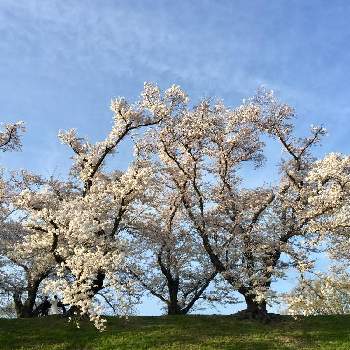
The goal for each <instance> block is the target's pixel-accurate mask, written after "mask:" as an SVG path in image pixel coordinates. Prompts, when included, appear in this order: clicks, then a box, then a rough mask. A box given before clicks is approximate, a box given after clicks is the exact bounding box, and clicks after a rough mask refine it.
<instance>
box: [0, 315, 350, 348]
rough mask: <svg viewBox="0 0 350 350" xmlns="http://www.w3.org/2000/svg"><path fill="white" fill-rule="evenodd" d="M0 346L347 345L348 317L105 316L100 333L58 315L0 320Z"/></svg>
mask: <svg viewBox="0 0 350 350" xmlns="http://www.w3.org/2000/svg"><path fill="white" fill-rule="evenodd" d="M0 349H44V350H49V349H50V350H52V349H57V350H58V349H60V350H61V349H71V350H84V349H99V350H102V349H103V350H106V349H118V350H119V349H121V350H124V349H130V350H138V349H152V350H155V349H172V350H190V349H191V350H197V349H203V350H204V349H205V350H208V349H223V350H224V349H225V350H228V349H232V350H243V349H244V350H248V349H249V350H263V349H264V350H273V349H280V350H284V349H285V350H287V349H288V350H289V349H298V350H302V349H308V350H309V349H321V350H323V349H327V350H349V349H350V315H349V316H315V317H307V318H303V319H301V320H297V321H296V320H292V319H290V318H288V317H285V318H283V319H282V320H281V321H279V322H277V321H273V322H272V323H270V324H262V323H259V322H257V321H247V320H239V319H237V317H234V316H163V317H131V318H129V320H125V319H119V318H116V317H113V318H108V328H107V331H105V332H103V333H99V332H98V331H96V330H95V329H94V328H93V327H92V326H91V325H90V324H89V323H87V322H84V323H82V324H81V326H80V328H79V329H77V328H75V326H74V325H73V324H72V323H68V322H67V320H64V319H60V318H58V317H57V316H49V317H45V318H39V319H19V320H6V319H2V320H0Z"/></svg>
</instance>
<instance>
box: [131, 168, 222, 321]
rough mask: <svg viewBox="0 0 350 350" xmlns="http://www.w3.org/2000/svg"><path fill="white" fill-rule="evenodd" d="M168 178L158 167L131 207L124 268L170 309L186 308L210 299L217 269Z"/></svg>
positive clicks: (177, 311)
mask: <svg viewBox="0 0 350 350" xmlns="http://www.w3.org/2000/svg"><path fill="white" fill-rule="evenodd" d="M155 172H156V170H155ZM168 184H169V182H168V181H167V179H166V178H164V177H163V176H162V175H161V174H160V173H158V174H157V177H156V178H155V179H154V181H153V184H152V185H151V186H150V190H149V194H148V199H147V201H145V203H144V205H143V206H142V207H140V208H139V211H137V212H135V218H134V219H133V220H132V225H131V226H130V227H129V232H130V247H132V252H130V253H129V257H128V263H127V270H128V272H129V275H130V277H131V278H132V279H133V280H135V281H136V282H137V283H138V285H139V286H140V288H141V289H144V290H146V291H147V292H148V293H150V294H151V295H153V296H154V297H156V298H158V299H159V300H160V301H161V302H162V303H164V306H165V308H166V310H167V313H168V314H169V315H174V314H187V313H188V312H189V311H190V310H191V309H192V308H193V307H194V305H195V303H196V302H197V301H198V300H199V299H201V300H206V301H208V300H212V299H214V298H213V296H212V294H211V293H206V290H207V287H208V286H209V284H210V283H211V282H213V280H214V278H215V277H216V275H217V272H216V270H215V269H214V268H213V267H212V265H211V263H210V261H209V259H208V257H207V255H206V254H205V253H204V252H203V249H202V246H201V243H200V242H199V241H198V239H196V237H195V236H194V235H192V234H191V232H190V231H191V230H192V227H191V223H190V222H188V220H187V218H186V216H185V215H184V212H183V211H182V210H181V208H182V204H181V199H180V198H179V196H178V194H177V192H176V191H174V190H173V189H172V188H169V187H168V186H167V185H168ZM215 300H217V298H216V299H215ZM220 301H221V300H220Z"/></svg>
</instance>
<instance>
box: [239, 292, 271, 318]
mask: <svg viewBox="0 0 350 350" xmlns="http://www.w3.org/2000/svg"><path fill="white" fill-rule="evenodd" d="M238 292H239V293H241V294H242V295H243V296H244V299H245V302H246V305H247V308H246V309H245V310H242V311H240V312H239V315H240V316H243V317H244V318H249V319H258V320H267V319H268V313H267V308H266V300H262V301H259V302H258V301H256V300H255V298H256V295H255V294H254V293H251V290H250V289H249V288H247V287H241V288H239V289H238Z"/></svg>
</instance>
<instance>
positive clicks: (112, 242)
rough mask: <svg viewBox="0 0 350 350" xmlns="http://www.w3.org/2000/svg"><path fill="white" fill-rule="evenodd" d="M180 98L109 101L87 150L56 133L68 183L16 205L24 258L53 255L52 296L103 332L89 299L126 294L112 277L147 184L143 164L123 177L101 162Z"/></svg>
mask: <svg viewBox="0 0 350 350" xmlns="http://www.w3.org/2000/svg"><path fill="white" fill-rule="evenodd" d="M183 98H184V97H183V96H182V95H181V91H179V90H178V89H177V88H176V87H171V88H170V89H168V90H166V91H165V92H164V94H163V95H161V94H160V91H159V89H158V88H157V87H156V86H153V85H151V84H145V88H144V91H143V93H142V95H141V99H140V101H139V102H137V103H136V104H133V105H130V104H129V103H127V101H126V100H125V99H123V98H117V99H115V100H113V101H112V103H111V110H112V111H113V114H114V116H113V126H112V129H111V131H110V133H109V134H108V135H107V137H106V139H105V140H103V141H101V142H97V143H95V144H92V143H90V142H88V141H87V140H85V139H83V138H80V137H78V136H77V133H76V131H75V130H74V129H71V130H69V131H67V132H60V134H59V138H60V140H61V141H62V142H63V143H64V144H66V145H68V146H69V147H70V148H71V149H72V151H73V154H74V157H73V166H72V168H71V172H70V179H69V181H45V182H44V183H43V184H42V185H41V186H40V188H39V189H38V190H34V191H33V190H31V189H25V190H23V191H21V193H19V195H18V196H16V198H15V201H14V203H15V206H16V208H17V209H18V210H20V211H22V212H23V213H25V215H24V216H25V221H24V225H25V227H26V229H27V230H28V231H30V234H29V235H28V236H27V239H26V241H25V243H24V246H25V250H26V251H31V250H32V249H33V247H40V249H42V250H43V251H46V252H51V254H52V255H53V257H54V259H55V261H56V264H57V266H56V276H57V278H56V279H55V280H53V281H52V283H51V284H50V288H51V289H56V290H59V291H60V293H61V295H62V296H63V302H64V303H67V304H70V305H72V306H73V310H74V311H75V312H77V313H80V314H88V315H89V316H90V319H91V320H92V321H94V322H95V325H96V326H97V327H98V328H100V329H103V322H104V320H102V319H101V318H100V317H99V313H100V310H99V307H98V306H97V303H95V302H94V296H96V294H97V293H99V292H100V291H101V290H102V289H103V288H106V287H112V288H114V290H116V291H117V290H118V289H119V288H120V287H121V286H123V287H125V286H124V284H123V283H122V281H119V280H118V278H117V277H116V276H118V274H117V273H116V271H118V270H119V269H121V267H123V262H124V257H125V255H126V254H127V246H126V245H125V242H124V239H123V237H122V232H123V231H124V230H125V227H126V224H127V222H128V218H129V215H130V213H132V211H133V207H134V206H137V204H138V203H140V202H142V198H143V196H144V192H145V190H146V189H147V187H148V182H149V181H150V179H151V177H152V172H151V169H150V167H149V165H148V162H147V161H145V160H142V159H139V158H138V157H135V159H134V160H133V162H132V163H131V164H130V165H129V167H128V168H127V169H126V170H125V171H120V170H114V171H106V170H105V163H106V160H107V158H108V157H109V156H111V155H112V154H113V153H115V152H116V151H117V150H118V147H119V146H120V144H121V143H122V141H124V140H126V139H127V138H130V137H131V138H133V137H137V135H136V132H137V131H138V130H140V129H142V128H146V129H147V128H148V129H149V128H152V127H154V126H156V125H158V124H159V123H162V122H163V121H164V120H166V119H167V118H171V116H172V114H173V113H174V111H176V110H177V109H178V108H179V107H180V105H181V103H182V100H183Z"/></svg>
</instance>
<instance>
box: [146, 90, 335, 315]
mask: <svg viewBox="0 0 350 350" xmlns="http://www.w3.org/2000/svg"><path fill="white" fill-rule="evenodd" d="M293 117H294V111H293V109H292V108H291V107H289V106H288V105H285V104H281V103H279V102H278V101H276V100H275V98H274V96H273V95H272V94H271V93H269V92H266V91H261V92H260V93H259V94H257V96H256V97H255V98H253V99H250V100H248V101H247V102H245V103H244V104H242V105H241V106H239V107H238V108H236V109H229V108H227V107H225V106H224V105H223V103H221V102H218V103H214V104H213V103H211V102H210V101H209V100H202V101H201V102H200V103H199V104H198V105H197V106H195V107H193V108H192V109H191V108H189V107H188V104H186V106H185V107H184V108H183V109H182V110H181V113H179V114H177V115H176V116H175V117H174V118H172V119H169V120H167V121H166V123H164V125H163V127H162V129H161V131H160V132H157V134H151V135H148V137H146V139H145V140H144V141H143V142H144V143H143V145H142V147H140V148H142V149H146V150H148V151H149V152H150V153H151V154H152V157H153V159H154V158H156V160H155V161H154V160H153V161H154V162H155V164H156V167H160V168H161V169H162V171H165V172H166V173H167V177H168V180H169V183H170V184H171V185H170V186H172V187H173V188H174V189H176V192H177V195H178V197H179V198H180V199H181V204H182V210H184V211H185V213H186V215H187V217H188V220H189V221H190V222H191V225H192V226H193V228H194V232H195V233H196V235H197V238H198V239H199V240H200V241H201V243H202V246H203V248H204V249H205V251H206V253H207V255H208V257H209V259H210V261H211V263H212V265H213V267H214V268H215V270H216V271H217V272H218V273H220V274H221V275H222V276H223V277H224V278H225V280H226V281H227V282H228V283H229V285H230V286H231V288H232V289H233V290H237V291H238V292H239V293H241V294H242V295H243V296H244V298H245V301H246V303H247V310H246V313H247V314H249V315H250V316H252V317H266V316H267V310H266V302H267V300H268V298H269V297H272V296H273V293H272V291H271V288H270V287H271V283H272V281H273V279H274V278H277V277H283V274H284V271H285V269H286V268H287V267H288V266H289V265H291V264H292V265H294V266H297V267H298V268H299V269H304V270H305V269H307V268H310V266H311V265H312V264H311V261H309V260H308V254H307V252H308V250H309V249H312V247H311V245H307V244H306V245H301V244H299V243H300V241H301V239H300V238H301V237H302V238H303V239H304V240H305V241H307V242H309V241H310V240H312V239H315V237H314V238H313V232H312V231H310V230H309V229H308V228H309V225H310V222H311V221H312V220H313V219H316V218H319V217H321V216H322V215H324V213H325V211H327V210H330V208H323V209H324V210H321V211H318V212H314V213H313V214H312V215H310V216H307V217H306V216H305V215H304V210H305V209H307V203H308V198H309V196H310V195H311V192H310V191H311V190H310V189H311V188H312V187H313V186H314V185H313V183H312V182H311V183H310V181H308V180H307V176H308V172H309V171H310V169H311V166H312V164H313V162H314V160H315V159H314V158H313V156H312V153H311V151H312V147H313V146H314V145H317V144H318V143H319V141H320V139H321V137H322V136H323V135H324V133H325V130H324V129H323V128H322V127H313V128H312V129H311V135H310V136H309V137H305V138H301V139H300V138H299V139H298V138H296V137H295V136H294V135H293ZM263 136H270V137H272V138H273V139H275V140H277V141H278V142H279V143H280V144H281V147H282V149H283V150H284V154H285V156H284V158H283V159H282V161H281V165H280V174H281V175H280V181H279V184H277V185H271V184H267V185H264V186H261V187H258V188H255V189H246V188H243V187H242V186H241V182H242V179H241V176H240V168H241V167H242V165H243V164H246V163H251V164H253V166H255V167H256V168H259V167H261V166H262V164H263V159H264V156H263V147H264V143H263V141H262V137H263ZM283 253H285V254H286V255H288V256H289V260H288V261H282V260H281V256H282V255H283Z"/></svg>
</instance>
